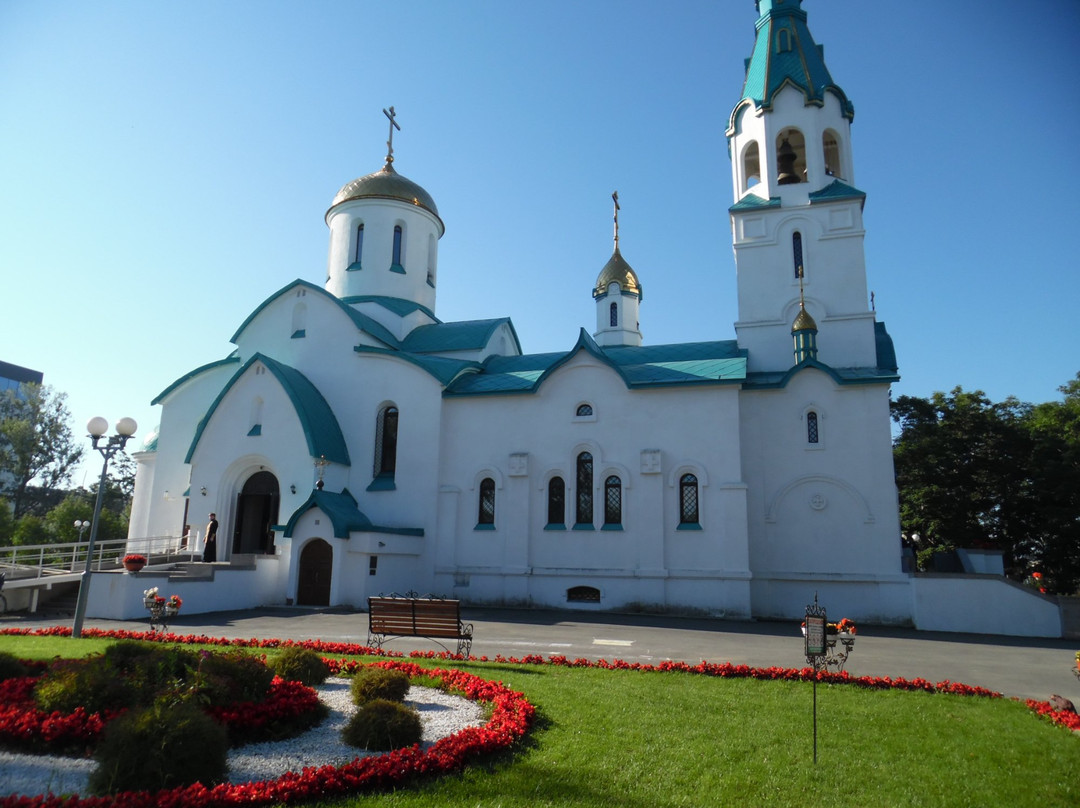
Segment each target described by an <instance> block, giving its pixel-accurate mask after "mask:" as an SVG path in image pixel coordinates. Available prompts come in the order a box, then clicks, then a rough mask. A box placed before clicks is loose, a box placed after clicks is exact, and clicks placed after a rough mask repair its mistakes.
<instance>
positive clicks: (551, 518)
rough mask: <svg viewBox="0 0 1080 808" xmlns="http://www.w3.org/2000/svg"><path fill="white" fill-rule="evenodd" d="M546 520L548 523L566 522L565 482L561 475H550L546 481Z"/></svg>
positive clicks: (559, 523) (560, 523)
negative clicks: (547, 481)
mask: <svg viewBox="0 0 1080 808" xmlns="http://www.w3.org/2000/svg"><path fill="white" fill-rule="evenodd" d="M547 521H548V524H549V525H564V524H566V483H565V482H564V481H563V478H562V477H552V478H551V482H549V483H548V506H547Z"/></svg>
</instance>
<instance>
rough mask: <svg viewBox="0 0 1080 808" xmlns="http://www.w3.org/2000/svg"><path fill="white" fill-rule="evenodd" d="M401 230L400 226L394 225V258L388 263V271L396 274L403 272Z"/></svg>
mask: <svg viewBox="0 0 1080 808" xmlns="http://www.w3.org/2000/svg"><path fill="white" fill-rule="evenodd" d="M401 236H402V230H401V225H400V224H395V225H394V256H393V260H392V261H391V262H390V269H393V270H396V271H398V272H404V271H405V266H404V262H403V260H402V258H403V256H402V244H401Z"/></svg>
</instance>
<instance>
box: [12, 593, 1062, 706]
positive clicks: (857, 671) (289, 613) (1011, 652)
mask: <svg viewBox="0 0 1080 808" xmlns="http://www.w3.org/2000/svg"><path fill="white" fill-rule="evenodd" d="M463 617H464V619H465V620H466V621H467V622H471V623H473V624H474V626H475V635H474V636H475V640H474V642H473V654H474V655H476V656H488V657H494V656H495V655H496V654H502V655H503V656H516V657H521V656H524V655H526V654H540V655H543V656H547V655H549V654H563V655H565V656H568V657H570V658H576V657H586V658H589V659H601V658H603V659H624V660H627V661H629V662H649V663H657V662H661V661H663V660H682V661H686V662H691V663H696V662H700V661H701V660H703V659H705V660H708V661H710V662H735V663H743V664H747V665H756V666H763V667H767V666H770V665H780V666H783V667H802V666H803V665H805V664H806V661H805V658H804V657H803V655H802V649H803V645H802V637H801V635H800V634H799V630H798V626H797V625H795V624H794V623H780V622H745V623H743V622H733V621H722V620H709V619H698V618H675V617H649V616H637V615H611V614H600V613H589V612H563V611H527V610H510V609H477V608H466V609H465V610H463ZM53 625H71V617H70V615H54V616H48V615H41V616H30V617H25V616H23V617H20V616H11V615H5V616H4V617H3V618H0V628H6V627H12V626H23V627H34V628H36V627H43V626H53ZM85 625H86V626H87V627H90V626H93V627H96V628H104V629H131V630H145V629H146V622H145V621H138V622H136V621H119V620H88V621H86V623H85ZM171 628H172V630H174V631H176V632H178V633H195V634H207V635H210V636H214V637H233V638H235V637H239V638H259V639H265V638H270V637H281V638H291V639H307V638H314V639H322V640H334V641H341V642H359V643H364V642H365V641H366V639H367V615H366V614H363V613H360V612H352V611H346V610H340V609H328V610H312V609H298V608H263V609H252V610H248V611H243V612H221V613H216V614H201V615H182V616H181V617H179V618H178V619H177V620H176V621H175V622H174V623H173V625H172V627H171ZM386 647H387V648H391V649H395V650H400V651H406V652H407V651H410V650H413V649H425V650H426V649H434V650H441V649H440V648H439V646H438V645H435V644H433V643H429V642H426V641H424V640H416V639H399V640H393V641H391V642H390V643H388V644H387V646H386ZM1078 649H1080V642H1077V641H1076V640H1043V639H1026V638H1012V637H991V636H986V635H971V634H945V633H932V632H919V631H912V630H907V629H897V628H883V627H876V626H865V627H863V628H862V629H861V630H860V632H859V635H858V639H857V641H856V643H855V650H854V652H853V653H852V654H851V658H850V660H849V662H848V671H849V672H851V673H852V674H854V675H875V676H894V677H895V676H903V677H905V678H909V679H912V678H915V677H920V676H921V677H923V678H924V679H929V680H931V681H933V682H938V681H941V680H944V679H949V680H952V681H955V682H964V683H965V684H970V685H981V686H983V687H988V688H991V689H992V690H998V691H1000V692H1002V693H1004V694H1006V695H1008V696H1017V697H1021V698H1035V699H1039V700H1046V699H1048V698H1049V697H1050V695H1051V694H1053V693H1057V694H1060V695H1062V696H1065V697H1066V698H1068V699H1071V700H1072V701H1073V702H1075V703H1077V704H1080V679H1077V678H1076V676H1074V675H1073V673H1072V671H1073V670H1074V669H1075V664H1076V663H1075V657H1074V655H1075V652H1076V651H1077V650H1078Z"/></svg>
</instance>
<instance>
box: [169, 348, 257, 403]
mask: <svg viewBox="0 0 1080 808" xmlns="http://www.w3.org/2000/svg"><path fill="white" fill-rule="evenodd" d="M238 364H240V357H239V356H237V355H236V354H235V353H232V354H230V355H229V356H227V357H225V358H224V359H219V360H217V361H216V362H209V363H207V364H205V365H200V366H199V367H197V368H195V370H193V371H191V372H190V373H185V374H184V375H183V376H181V377H180V378H179V379H177V380H176V381H175V382H173V383H172V384H170V385H169V386H168V387H166V388H165V389H164V390H162V391H161V392H160V393H158V394H157V395H156V396H154V400H153V401H151V402H150V405H151V406H153V405H154V404H160V403H161V402H162V401H164V400H165V398H166V397H167V396H168V395H169V393H171V392H172V391H173V390H175V389H176V388H178V387H179V386H180V385H182V384H183V383H184V382H186V381H188V380H189V379H194V378H195V377H196V376H199V375H201V374H203V373H206V372H207V371H208V370H213V369H214V368H219V367H221V366H222V365H238Z"/></svg>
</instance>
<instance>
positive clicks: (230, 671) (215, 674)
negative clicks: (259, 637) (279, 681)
mask: <svg viewBox="0 0 1080 808" xmlns="http://www.w3.org/2000/svg"><path fill="white" fill-rule="evenodd" d="M273 681H274V672H273V671H272V670H270V668H268V667H267V666H266V663H264V662H263V660H262V659H260V658H259V657H256V656H252V655H251V654H246V653H244V652H243V651H240V650H235V651H227V652H226V653H223V654H206V655H204V656H203V657H202V659H201V660H200V661H199V669H198V673H197V674H196V683H197V689H198V692H199V696H200V697H201V698H204V699H206V701H207V703H208V704H210V705H211V706H212V707H225V706H228V705H232V704H235V703H236V702H238V701H250V702H256V703H257V702H261V701H263V700H265V699H266V694H267V691H269V690H270V683H271V682H273Z"/></svg>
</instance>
